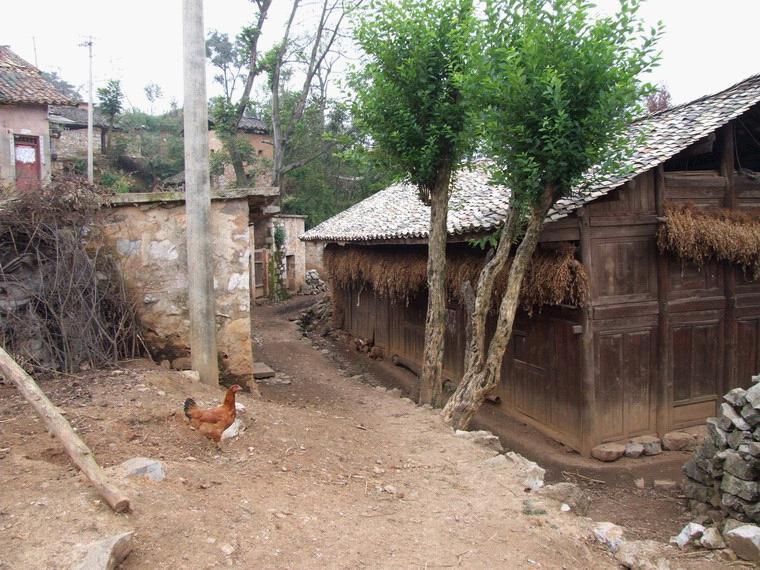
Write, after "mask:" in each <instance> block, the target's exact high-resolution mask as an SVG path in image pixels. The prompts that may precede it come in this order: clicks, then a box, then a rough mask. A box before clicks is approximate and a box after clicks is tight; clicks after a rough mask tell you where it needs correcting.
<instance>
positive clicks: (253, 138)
mask: <svg viewBox="0 0 760 570" xmlns="http://www.w3.org/2000/svg"><path fill="white" fill-rule="evenodd" d="M239 136H241V137H242V138H244V139H245V140H247V141H248V142H249V143H250V145H251V146H252V147H253V150H254V154H255V155H256V163H255V168H256V169H257V173H256V181H255V184H256V185H259V186H266V185H268V184H269V183H270V181H271V178H272V173H271V169H272V157H273V156H274V145H273V144H272V137H271V136H269V135H264V134H259V133H246V132H242V131H241V132H240V133H239ZM208 148H209V152H217V151H219V150H221V149H222V142H221V141H220V140H219V139H218V138H217V136H216V132H215V131H213V130H212V131H209V132H208ZM211 183H212V184H213V185H214V186H216V187H218V188H227V187H230V186H233V185H234V184H235V170H234V169H233V168H232V165H231V164H228V165H227V166H226V168H225V169H224V174H223V175H222V176H216V177H213V176H212V180H211Z"/></svg>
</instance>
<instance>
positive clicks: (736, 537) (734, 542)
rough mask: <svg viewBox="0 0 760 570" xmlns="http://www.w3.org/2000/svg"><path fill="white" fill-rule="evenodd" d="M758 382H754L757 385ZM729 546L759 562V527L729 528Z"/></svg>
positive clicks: (738, 554) (747, 557) (751, 525)
mask: <svg viewBox="0 0 760 570" xmlns="http://www.w3.org/2000/svg"><path fill="white" fill-rule="evenodd" d="M757 385H758V384H755V386H757ZM724 536H725V539H726V542H727V543H728V546H729V548H731V550H733V551H734V552H735V553H736V555H737V556H738V557H739V558H743V559H744V560H749V561H751V562H760V527H758V526H756V525H753V524H745V525H742V526H738V527H736V528H734V529H732V530H729V531H728V532H727V533H726V534H725V535H724Z"/></svg>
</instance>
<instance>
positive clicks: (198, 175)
mask: <svg viewBox="0 0 760 570" xmlns="http://www.w3.org/2000/svg"><path fill="white" fill-rule="evenodd" d="M182 20H183V26H182V36H183V46H184V56H183V60H184V89H185V107H184V117H185V210H186V212H187V287H188V305H189V309H190V359H191V362H192V367H193V370H197V371H198V375H199V376H200V379H201V382H203V383H205V384H212V385H218V384H219V366H218V364H217V359H216V320H215V311H214V270H213V265H212V261H211V244H212V238H211V231H210V228H211V182H210V178H209V164H208V158H209V154H208V101H207V100H206V42H205V37H206V36H205V32H204V30H203V0H184V1H183V4H182Z"/></svg>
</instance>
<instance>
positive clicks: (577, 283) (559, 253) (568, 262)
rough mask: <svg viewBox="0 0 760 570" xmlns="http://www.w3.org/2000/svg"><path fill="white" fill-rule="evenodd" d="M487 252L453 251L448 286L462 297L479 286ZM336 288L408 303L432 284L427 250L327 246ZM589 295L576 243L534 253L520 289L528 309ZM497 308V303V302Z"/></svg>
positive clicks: (499, 285) (579, 302)
mask: <svg viewBox="0 0 760 570" xmlns="http://www.w3.org/2000/svg"><path fill="white" fill-rule="evenodd" d="M484 258H485V256H484V255H483V254H482V253H481V252H479V251H477V250H474V249H473V250H469V251H453V252H449V253H448V254H447V256H446V288H447V290H448V292H449V296H450V298H452V299H459V297H460V295H461V285H462V283H464V282H465V281H469V282H470V284H472V286H473V288H474V287H476V286H477V282H478V277H479V275H480V271H481V269H482V268H483V263H484ZM324 262H325V267H326V269H327V274H328V276H329V279H330V281H331V283H332V286H333V287H336V288H348V287H351V286H354V287H365V286H367V287H371V288H372V289H373V290H374V291H375V292H376V293H377V294H378V295H379V296H380V297H383V298H388V299H392V300H393V301H406V300H408V299H409V298H410V297H413V296H414V295H416V294H419V293H420V292H422V291H424V289H425V287H426V286H427V254H426V252H425V250H424V249H422V248H420V249H412V248H388V247H328V248H326V249H325V252H324ZM507 275H508V267H507V268H505V270H504V271H502V273H501V274H500V275H499V276H498V277H497V279H496V284H495V288H494V299H495V300H496V299H501V297H502V296H503V295H504V292H505V291H506V287H507ZM588 298H589V284H588V275H587V273H586V269H585V267H584V266H583V264H581V263H580V262H579V261H577V260H576V259H575V248H574V247H573V246H571V245H566V246H562V247H559V248H554V249H545V250H544V249H542V250H539V251H537V252H536V254H535V255H534V256H533V261H532V263H531V266H530V268H529V270H528V273H527V274H526V276H525V279H524V281H523V285H522V290H521V303H522V305H523V308H524V309H526V310H528V311H532V310H533V309H535V308H537V307H541V306H543V305H563V304H564V305H571V306H584V305H585V304H586V303H587V302H588ZM494 305H495V306H496V305H497V303H496V302H495V303H494Z"/></svg>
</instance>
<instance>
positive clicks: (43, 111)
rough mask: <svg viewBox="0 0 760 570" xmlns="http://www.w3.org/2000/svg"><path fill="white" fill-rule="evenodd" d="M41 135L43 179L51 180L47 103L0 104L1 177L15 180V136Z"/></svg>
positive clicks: (1, 178)
mask: <svg viewBox="0 0 760 570" xmlns="http://www.w3.org/2000/svg"><path fill="white" fill-rule="evenodd" d="M14 134H15V135H28V136H38V137H42V139H41V140H40V150H41V154H42V157H41V158H42V164H41V165H40V172H41V175H42V180H43V182H46V181H48V180H49V179H50V127H49V125H48V118H47V105H0V180H2V181H4V182H13V181H14V179H15V171H16V166H15V159H14V158H13V135H14Z"/></svg>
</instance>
